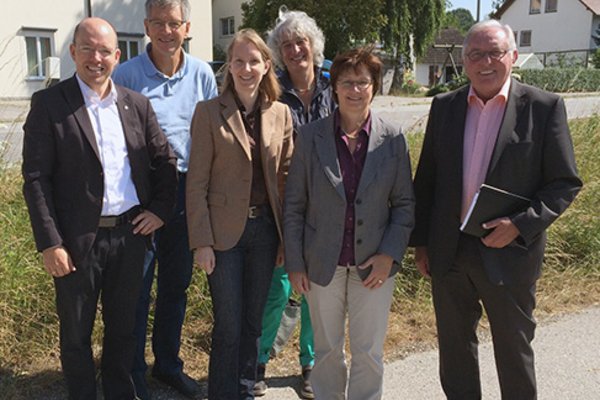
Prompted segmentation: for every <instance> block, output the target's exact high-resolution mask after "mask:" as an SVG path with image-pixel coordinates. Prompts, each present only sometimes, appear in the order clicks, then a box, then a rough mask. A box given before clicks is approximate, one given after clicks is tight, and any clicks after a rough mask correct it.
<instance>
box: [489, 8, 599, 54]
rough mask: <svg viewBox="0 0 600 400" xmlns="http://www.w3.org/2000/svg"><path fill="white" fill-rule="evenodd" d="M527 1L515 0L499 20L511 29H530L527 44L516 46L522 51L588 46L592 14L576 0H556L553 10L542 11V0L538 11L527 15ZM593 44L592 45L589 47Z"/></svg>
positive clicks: (548, 50) (558, 49)
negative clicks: (525, 45)
mask: <svg viewBox="0 0 600 400" xmlns="http://www.w3.org/2000/svg"><path fill="white" fill-rule="evenodd" d="M529 3H530V1H529V0H516V1H515V2H514V3H513V4H512V5H511V6H510V7H509V8H508V9H507V10H506V11H505V12H504V14H503V15H502V17H501V19H500V20H501V22H502V23H504V24H508V25H510V27H511V28H512V30H513V31H517V32H518V36H520V34H521V31H524V30H530V31H531V46H527V47H522V46H520V40H519V38H517V45H518V50H519V51H520V52H524V53H540V52H556V51H570V50H587V49H589V48H590V46H591V43H593V42H591V38H590V35H591V28H592V20H593V13H592V12H591V11H589V10H588V9H587V8H586V7H585V6H584V5H583V4H582V3H581V2H580V1H579V0H558V7H557V12H552V13H546V12H545V7H546V0H542V7H541V12H540V14H529ZM592 47H595V46H592Z"/></svg>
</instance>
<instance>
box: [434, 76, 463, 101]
mask: <svg viewBox="0 0 600 400" xmlns="http://www.w3.org/2000/svg"><path fill="white" fill-rule="evenodd" d="M467 83H469V78H467V76H466V75H465V74H464V73H463V74H460V75H459V76H458V77H457V78H455V79H453V80H451V81H450V82H446V83H442V84H441V85H435V86H433V87H432V88H431V89H429V90H428V91H427V93H425V96H435V95H436V94H439V93H446V92H449V91H451V90H454V89H458V88H459V87H461V86H464V85H466V84H467Z"/></svg>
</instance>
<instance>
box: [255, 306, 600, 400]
mask: <svg viewBox="0 0 600 400" xmlns="http://www.w3.org/2000/svg"><path fill="white" fill-rule="evenodd" d="M598 327H600V307H597V306H596V307H594V308H590V309H587V310H585V311H583V312H581V313H578V314H571V315H566V316H562V317H558V318H553V320H551V321H546V322H545V323H543V324H541V326H540V327H538V329H537V332H536V338H535V340H534V342H533V347H534V348H535V352H536V371H537V378H538V390H539V396H538V397H539V398H540V399H541V400H591V399H600V334H599V333H598ZM479 349H480V366H481V381H482V389H483V398H484V399H486V400H493V399H500V391H499V388H498V383H497V375H496V370H495V367H494V360H493V354H492V347H491V344H490V343H489V342H488V343H485V344H483V345H481V346H480V347H479ZM286 382H287V384H286ZM268 383H269V384H271V382H268ZM273 383H274V385H276V386H277V387H274V388H270V389H269V391H268V392H267V395H266V396H265V397H262V399H264V400H292V399H298V395H297V393H296V391H295V390H294V389H293V388H292V387H290V386H289V385H294V384H296V383H297V382H296V380H293V382H289V379H287V380H279V379H277V378H274V379H273ZM271 386H273V384H271ZM297 389H298V390H299V388H297ZM383 391H384V395H383V399H384V400H438V399H439V400H442V399H444V395H443V393H442V390H441V388H440V385H439V381H438V375H437V351H427V352H424V353H418V354H413V355H411V356H409V357H407V358H405V359H403V360H399V361H395V362H393V363H391V364H388V365H386V367H385V375H384V383H383Z"/></svg>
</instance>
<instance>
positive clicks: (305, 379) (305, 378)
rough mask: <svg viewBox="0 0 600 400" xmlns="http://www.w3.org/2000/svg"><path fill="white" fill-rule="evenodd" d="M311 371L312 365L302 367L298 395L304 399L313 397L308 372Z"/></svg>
mask: <svg viewBox="0 0 600 400" xmlns="http://www.w3.org/2000/svg"><path fill="white" fill-rule="evenodd" d="M311 372H312V366H311V365H307V366H305V367H302V387H301V388H300V395H301V396H302V398H304V399H314V398H315V394H314V392H313V388H312V385H311V384H310V373H311Z"/></svg>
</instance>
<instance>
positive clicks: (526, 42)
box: [519, 31, 531, 47]
mask: <svg viewBox="0 0 600 400" xmlns="http://www.w3.org/2000/svg"><path fill="white" fill-rule="evenodd" d="M519 44H520V46H521V47H530V46H531V31H521V42H520V43H519Z"/></svg>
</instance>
